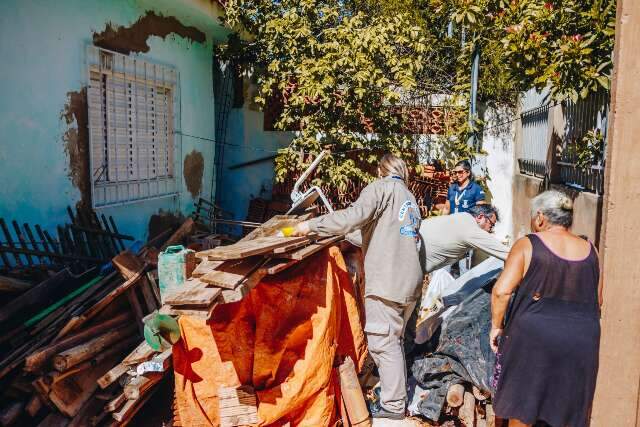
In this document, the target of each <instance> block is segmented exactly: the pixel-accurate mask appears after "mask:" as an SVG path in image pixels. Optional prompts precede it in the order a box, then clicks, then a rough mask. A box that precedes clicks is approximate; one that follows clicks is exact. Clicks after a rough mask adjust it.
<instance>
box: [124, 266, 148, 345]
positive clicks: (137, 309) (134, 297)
mask: <svg viewBox="0 0 640 427" xmlns="http://www.w3.org/2000/svg"><path fill="white" fill-rule="evenodd" d="M141 280H142V279H141ZM126 293H127V300H128V301H129V305H130V306H131V309H132V310H133V314H134V316H135V324H136V326H137V328H138V331H139V332H140V335H144V325H143V324H142V318H143V317H144V312H143V311H142V306H141V305H140V300H138V294H137V293H136V288H135V287H131V288H129V289H127V292H126Z"/></svg>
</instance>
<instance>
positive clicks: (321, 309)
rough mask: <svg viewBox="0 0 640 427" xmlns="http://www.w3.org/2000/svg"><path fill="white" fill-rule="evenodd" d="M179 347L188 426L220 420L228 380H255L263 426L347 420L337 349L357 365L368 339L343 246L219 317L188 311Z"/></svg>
mask: <svg viewBox="0 0 640 427" xmlns="http://www.w3.org/2000/svg"><path fill="white" fill-rule="evenodd" d="M179 325H180V329H181V333H182V339H181V340H180V341H179V342H178V343H177V344H176V345H174V348H173V360H174V371H175V382H176V399H175V403H176V408H175V409H176V410H175V413H176V415H177V418H178V420H179V422H180V424H181V425H183V426H190V427H192V426H210V425H213V426H215V425H218V424H219V409H218V408H219V400H218V389H219V387H220V386H225V387H236V386H241V385H243V386H250V387H253V388H254V389H255V391H256V394H257V399H258V417H259V420H260V423H259V425H264V426H281V425H284V424H286V423H290V425H291V426H329V425H333V423H334V422H335V421H336V419H337V418H338V415H337V413H338V411H337V405H336V401H337V398H336V395H337V393H339V389H338V384H339V382H338V378H337V375H336V371H335V370H334V369H333V368H334V360H335V359H336V356H338V357H341V356H347V355H349V356H351V358H352V359H353V360H354V361H355V363H356V367H357V369H361V367H362V364H363V362H364V359H365V357H366V343H365V337H364V333H363V331H362V326H361V319H360V317H359V315H358V306H357V301H356V296H355V294H354V288H353V285H352V281H351V278H350V276H349V272H348V271H347V268H346V266H345V261H344V259H343V257H342V255H341V253H340V251H339V249H338V248H337V247H332V248H330V249H328V250H325V251H323V252H322V253H319V254H317V255H315V256H313V257H310V258H309V259H308V260H306V261H303V262H301V263H300V264H298V265H296V266H294V267H291V268H289V269H288V270H286V271H284V272H283V273H280V274H278V275H275V276H268V277H267V278H265V279H264V280H263V281H262V282H261V283H259V284H258V285H257V286H256V287H255V288H254V289H253V290H251V292H250V293H249V294H248V295H247V296H245V298H244V299H243V300H241V301H239V302H236V303H232V304H224V305H219V306H218V307H216V309H215V311H214V313H213V316H212V319H211V320H210V321H209V322H208V323H207V322H205V321H204V320H200V319H195V318H192V317H188V316H182V317H180V320H179Z"/></svg>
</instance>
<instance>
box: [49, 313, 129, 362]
mask: <svg viewBox="0 0 640 427" xmlns="http://www.w3.org/2000/svg"><path fill="white" fill-rule="evenodd" d="M135 330H136V325H131V324H130V325H126V326H123V327H120V328H118V329H115V330H113V331H110V332H107V333H105V334H103V335H101V336H99V337H96V338H94V339H92V340H90V341H87V342H85V343H82V344H80V345H77V346H75V347H71V348H69V349H67V350H64V351H63V352H61V353H59V354H57V355H56V356H54V358H53V366H54V367H55V368H56V370H58V371H60V372H62V371H66V370H67V369H69V368H70V367H72V366H74V365H77V364H78V363H81V362H84V361H85V360H88V359H91V358H92V357H93V356H95V355H96V354H98V353H100V352H101V351H103V350H104V349H105V348H107V347H108V346H110V345H112V344H114V343H116V342H118V341H120V340H124V339H126V338H129V337H130V336H132V335H133V334H135Z"/></svg>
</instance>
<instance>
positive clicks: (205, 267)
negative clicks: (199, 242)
mask: <svg viewBox="0 0 640 427" xmlns="http://www.w3.org/2000/svg"><path fill="white" fill-rule="evenodd" d="M196 256H197V254H196ZM223 262H224V261H209V260H208V259H206V257H205V259H204V260H202V262H201V263H200V264H198V266H197V267H196V268H195V269H194V270H193V273H191V277H196V278H199V277H202V276H204V275H205V274H207V273H209V272H210V271H212V270H215V269H216V268H217V267H218V266H219V265H220V264H222V263H223Z"/></svg>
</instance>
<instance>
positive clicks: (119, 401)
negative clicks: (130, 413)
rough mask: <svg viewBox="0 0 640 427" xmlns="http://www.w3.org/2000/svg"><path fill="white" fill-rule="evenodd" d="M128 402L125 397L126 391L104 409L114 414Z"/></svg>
mask: <svg viewBox="0 0 640 427" xmlns="http://www.w3.org/2000/svg"><path fill="white" fill-rule="evenodd" d="M126 401H127V398H126V396H125V395H124V391H123V392H122V393H120V394H119V395H118V396H116V397H115V398H114V399H113V400H111V401H109V403H107V404H106V405H105V407H104V410H105V411H107V412H114V411H116V410H117V409H118V408H120V407H121V406H122V405H124V402H126Z"/></svg>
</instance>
